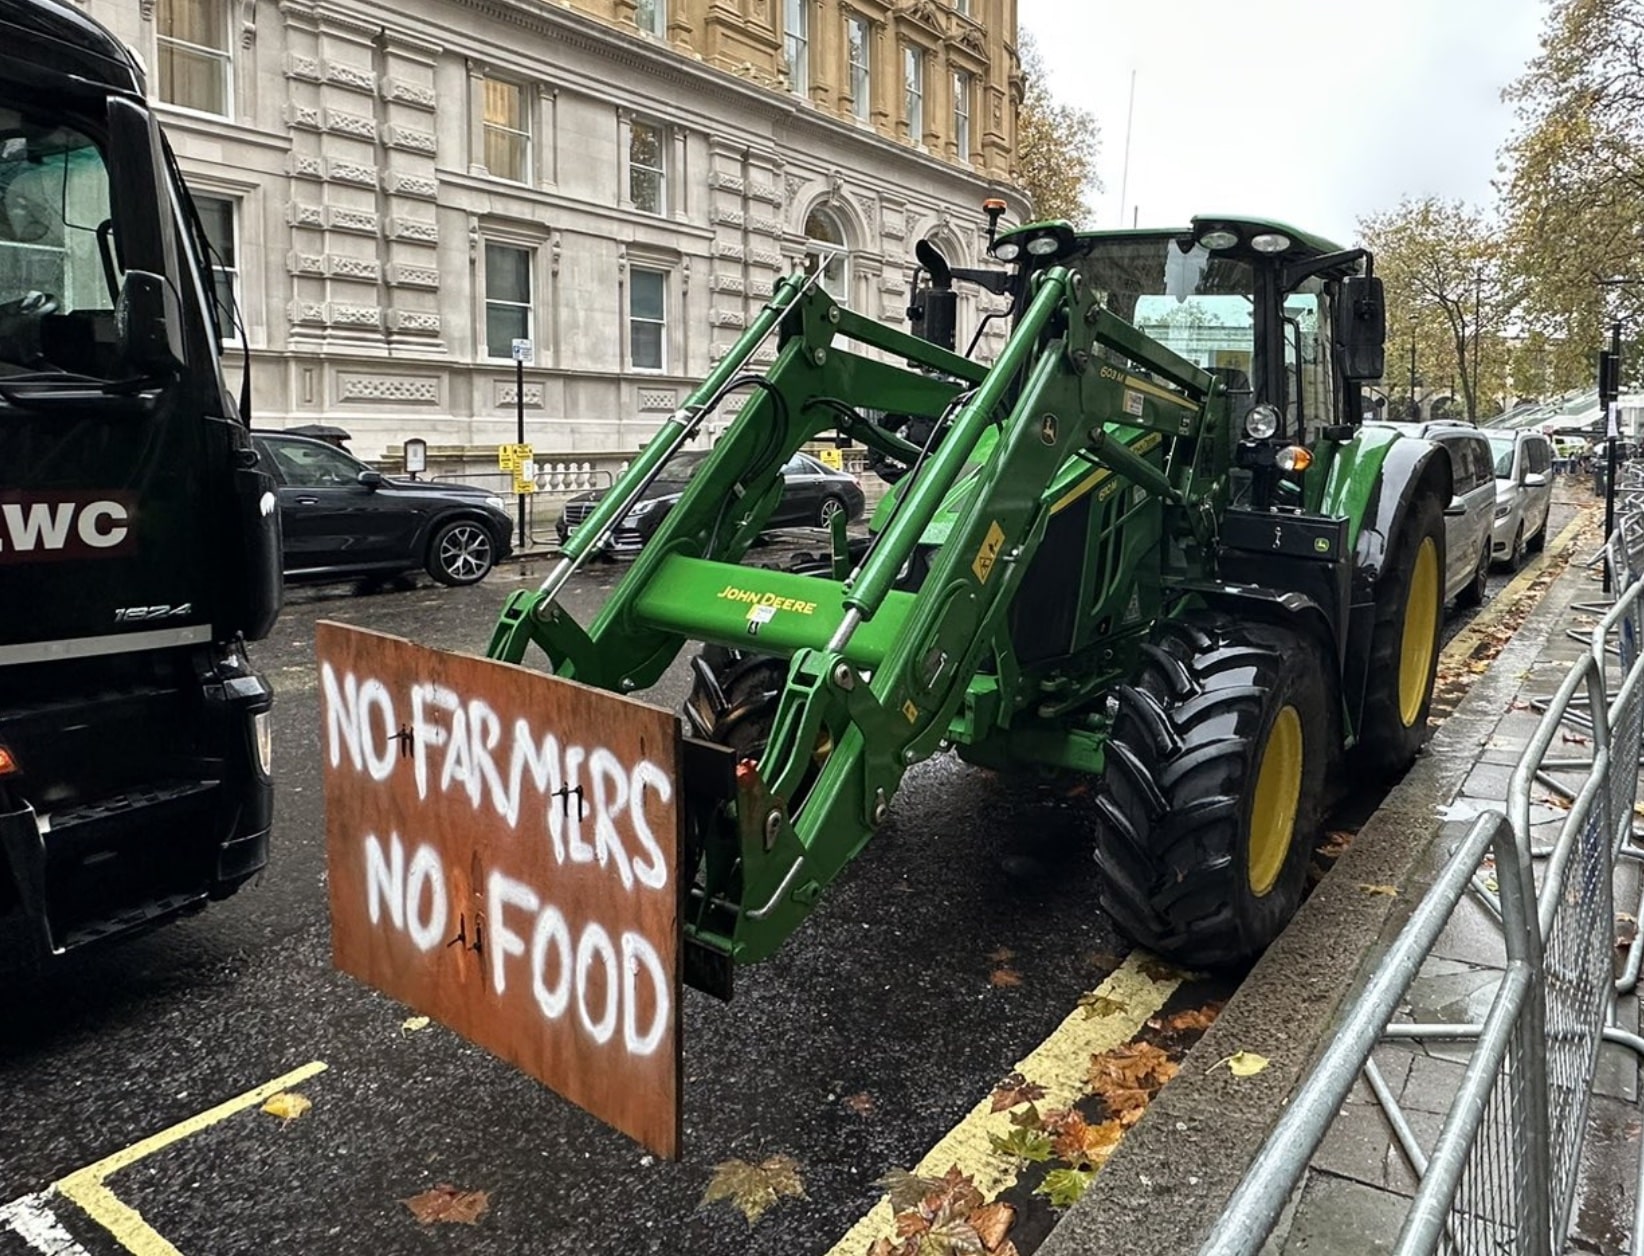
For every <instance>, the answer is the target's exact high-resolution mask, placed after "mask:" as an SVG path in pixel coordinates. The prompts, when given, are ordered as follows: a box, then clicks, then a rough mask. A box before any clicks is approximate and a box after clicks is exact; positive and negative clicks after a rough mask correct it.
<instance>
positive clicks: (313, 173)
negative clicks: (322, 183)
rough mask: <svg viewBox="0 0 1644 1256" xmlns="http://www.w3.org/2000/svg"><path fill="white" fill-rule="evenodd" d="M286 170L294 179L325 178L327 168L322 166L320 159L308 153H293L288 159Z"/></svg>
mask: <svg viewBox="0 0 1644 1256" xmlns="http://www.w3.org/2000/svg"><path fill="white" fill-rule="evenodd" d="M286 168H287V169H288V170H289V171H290V172H291V177H292V178H293V179H323V178H325V168H324V167H323V166H322V165H320V159H319V158H318V157H310V156H309V155H308V154H307V153H291V154H290V155H289V156H288V157H287V159H286Z"/></svg>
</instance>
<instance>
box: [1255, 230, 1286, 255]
mask: <svg viewBox="0 0 1644 1256" xmlns="http://www.w3.org/2000/svg"><path fill="white" fill-rule="evenodd" d="M1250 247H1251V248H1253V249H1255V250H1256V252H1258V253H1282V252H1284V251H1285V250H1286V249H1287V248H1289V247H1290V237H1289V236H1287V235H1281V234H1280V233H1279V232H1277V231H1264V232H1262V233H1261V234H1260V235H1258V236H1251V237H1250Z"/></svg>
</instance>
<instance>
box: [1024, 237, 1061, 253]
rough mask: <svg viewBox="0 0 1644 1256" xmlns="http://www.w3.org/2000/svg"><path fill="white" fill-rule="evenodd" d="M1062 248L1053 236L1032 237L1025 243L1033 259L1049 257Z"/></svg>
mask: <svg viewBox="0 0 1644 1256" xmlns="http://www.w3.org/2000/svg"><path fill="white" fill-rule="evenodd" d="M1061 247H1062V242H1061V241H1060V240H1058V239H1057V238H1056V237H1055V236H1053V235H1042V236H1034V237H1033V239H1031V240H1029V241H1028V242H1027V251H1028V252H1029V253H1031V254H1032V255H1033V256H1034V257H1051V256H1053V255H1054V254H1055V253H1056V251H1057V250H1058V249H1059V248H1061Z"/></svg>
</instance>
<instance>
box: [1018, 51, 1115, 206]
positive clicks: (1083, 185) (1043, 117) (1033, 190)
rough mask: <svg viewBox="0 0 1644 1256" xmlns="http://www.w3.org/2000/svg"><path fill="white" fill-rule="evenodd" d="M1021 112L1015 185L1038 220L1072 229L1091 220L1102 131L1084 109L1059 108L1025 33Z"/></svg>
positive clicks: (1097, 181)
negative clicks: (1051, 220)
mask: <svg viewBox="0 0 1644 1256" xmlns="http://www.w3.org/2000/svg"><path fill="white" fill-rule="evenodd" d="M1020 52H1021V58H1022V78H1021V92H1022V97H1021V107H1020V109H1019V110H1018V112H1017V116H1016V182H1017V183H1018V184H1019V185H1020V186H1021V187H1022V189H1023V190H1024V191H1025V192H1026V193H1027V194H1028V197H1029V198H1030V199H1031V200H1032V201H1033V214H1034V217H1035V218H1038V219H1047V218H1065V219H1067V220H1068V221H1069V222H1071V223H1072V224H1073V225H1074V226H1076V227H1077V226H1084V225H1088V224H1089V221H1090V219H1091V217H1092V214H1091V209H1090V204H1089V202H1088V201H1087V200H1086V197H1087V196H1088V195H1089V194H1090V193H1092V192H1099V191H1101V187H1102V185H1101V180H1099V179H1098V178H1097V177H1096V157H1097V154H1098V153H1099V152H1100V151H1101V129H1100V128H1099V127H1098V126H1097V125H1096V117H1095V115H1094V114H1092V113H1090V112H1089V111H1088V110H1085V109H1076V108H1074V107H1073V106H1072V105H1066V104H1058V103H1057V101H1056V99H1055V98H1054V97H1053V96H1052V95H1051V94H1050V87H1049V85H1048V83H1047V81H1046V76H1045V63H1044V58H1043V57H1041V56H1040V55H1039V49H1038V48H1037V47H1036V46H1035V45H1034V42H1033V38H1032V36H1031V35H1029V34H1028V32H1027V31H1026V30H1024V31H1023V32H1022V46H1021V50H1020Z"/></svg>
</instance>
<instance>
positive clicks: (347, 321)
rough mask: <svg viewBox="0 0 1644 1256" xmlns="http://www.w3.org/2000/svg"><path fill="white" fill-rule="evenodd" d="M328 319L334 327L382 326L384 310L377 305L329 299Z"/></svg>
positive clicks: (326, 311) (327, 304) (327, 305)
mask: <svg viewBox="0 0 1644 1256" xmlns="http://www.w3.org/2000/svg"><path fill="white" fill-rule="evenodd" d="M325 315H326V321H327V322H328V323H330V324H332V325H333V326H334V327H381V326H382V310H381V309H379V308H378V307H377V306H375V305H351V304H349V303H348V302H346V301H328V302H326V307H325Z"/></svg>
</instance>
